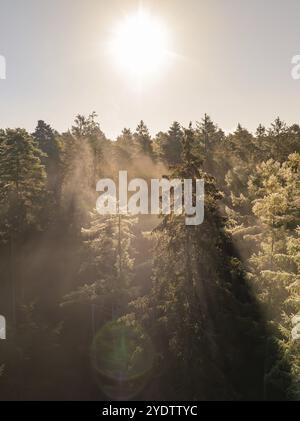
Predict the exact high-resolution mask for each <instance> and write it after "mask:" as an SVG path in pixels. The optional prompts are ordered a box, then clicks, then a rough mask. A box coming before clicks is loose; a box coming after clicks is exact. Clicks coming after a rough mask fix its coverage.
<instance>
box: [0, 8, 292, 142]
mask: <svg viewBox="0 0 300 421" xmlns="http://www.w3.org/2000/svg"><path fill="white" fill-rule="evenodd" d="M140 3H141V2H140V1H138V0H0V20H1V21H0V55H2V56H4V57H5V58H6V63H7V79H6V80H0V127H2V128H6V127H25V128H26V129H28V130H30V131H32V130H33V128H34V127H35V125H36V122H37V120H39V119H43V120H45V121H46V122H48V123H50V124H51V125H52V126H53V127H54V128H56V129H57V130H59V131H64V130H66V129H68V128H69V127H70V126H71V124H72V121H73V118H74V116H75V115H76V114H78V113H81V114H88V113H89V112H91V111H93V110H95V111H96V112H97V113H98V115H99V121H100V123H101V127H102V130H103V131H104V132H105V133H106V135H107V136H108V137H110V138H115V137H116V136H117V135H118V134H119V133H120V132H121V130H122V129H123V128H124V127H130V128H132V129H134V128H135V127H136V125H137V123H138V121H139V120H141V119H143V120H144V121H145V122H146V124H147V125H148V127H149V129H150V131H151V133H152V134H155V133H156V132H158V131H159V130H166V129H167V128H168V127H169V126H170V124H171V123H172V121H174V120H178V121H179V122H181V123H182V124H185V125H187V124H188V122H189V121H190V120H193V121H195V120H199V119H201V117H202V116H203V114H204V113H205V112H206V113H208V114H210V115H211V117H212V118H213V120H214V121H215V122H217V123H218V124H219V126H220V127H222V128H223V129H224V130H227V131H228V130H232V129H233V128H234V127H236V125H237V123H238V122H240V123H241V124H242V125H244V126H246V127H247V128H249V129H250V130H254V129H255V128H256V127H257V125H258V124H259V123H260V122H261V123H263V124H266V125H269V124H270V122H271V121H272V120H274V119H275V117H277V116H278V115H279V116H280V117H281V118H283V119H284V120H286V121H287V122H288V123H292V122H297V123H299V122H300V121H299V120H300V118H299V117H300V113H299V109H300V107H299V103H300V80H298V81H296V80H293V79H292V77H291V68H292V65H291V59H292V57H293V56H294V55H296V54H300V24H299V20H300V1H299V0H148V1H146V0H144V1H143V2H142V5H143V9H145V10H147V12H149V14H150V15H151V16H154V17H155V18H158V19H159V20H160V22H161V23H162V24H163V25H164V27H165V28H166V30H167V32H168V39H169V41H168V49H169V51H170V52H172V54H171V55H170V57H169V58H168V63H167V65H165V66H164V67H163V68H162V69H161V70H160V71H159V72H158V74H156V75H155V76H153V78H151V77H149V80H147V83H145V84H144V85H143V86H142V88H141V89H138V88H137V84H136V83H135V81H134V80H133V78H132V77H129V75H127V74H126V72H124V71H123V69H120V68H119V69H118V68H117V65H116V62H115V61H113V60H112V57H111V56H110V55H109V54H108V53H107V44H108V43H109V42H110V41H111V37H112V30H113V28H115V27H116V25H117V24H118V23H120V22H122V21H124V19H125V18H126V16H128V15H132V14H134V13H136V11H137V10H138V8H139V5H140Z"/></svg>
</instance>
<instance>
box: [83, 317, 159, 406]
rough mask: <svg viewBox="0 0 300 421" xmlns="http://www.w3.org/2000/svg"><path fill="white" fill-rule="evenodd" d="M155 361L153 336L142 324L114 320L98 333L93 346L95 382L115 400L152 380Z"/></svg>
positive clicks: (132, 394) (129, 395) (130, 396)
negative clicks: (144, 329)
mask: <svg viewBox="0 0 300 421" xmlns="http://www.w3.org/2000/svg"><path fill="white" fill-rule="evenodd" d="M153 361H154V351H153V346H152V342H151V340H150V338H149V337H148V336H147V335H146V334H145V333H144V332H143V330H142V328H141V327H140V326H134V327H133V326H128V325H126V324H125V323H123V322H120V321H114V322H110V323H108V324H106V325H105V326H104V327H103V328H102V329H101V330H100V331H99V332H98V333H97V334H96V335H95V338H94V340H93V343H92V347H91V362H92V367H93V370H94V374H95V378H96V382H97V384H98V385H99V387H100V388H101V389H102V391H103V392H104V393H105V394H106V395H107V396H108V397H110V398H112V399H115V400H128V399H132V398H134V397H135V396H137V395H138V394H139V393H140V392H141V391H142V389H143V388H144V386H145V385H146V384H147V381H148V380H149V374H150V372H151V369H152V366H153Z"/></svg>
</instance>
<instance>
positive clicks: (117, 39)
mask: <svg viewBox="0 0 300 421" xmlns="http://www.w3.org/2000/svg"><path fill="white" fill-rule="evenodd" d="M167 41H168V36H167V30H166V27H165V26H164V25H163V23H162V22H161V21H160V20H159V19H158V18H155V17H153V16H151V15H150V14H149V13H147V12H145V11H143V10H139V11H138V12H137V13H136V14H133V15H131V16H128V17H126V18H125V19H124V21H122V22H120V23H119V25H117V26H116V28H115V30H114V33H113V40H112V43H111V47H112V48H111V52H112V55H113V57H114V60H115V62H116V64H117V66H118V68H119V69H120V70H121V71H122V72H123V71H126V72H127V73H128V74H130V75H131V76H134V77H138V78H142V79H144V78H146V77H148V76H150V75H153V74H155V73H159V72H160V71H161V70H162V69H163V66H164V65H165V63H166V59H167V53H168V52H167V47H168V45H167V44H168V42H167Z"/></svg>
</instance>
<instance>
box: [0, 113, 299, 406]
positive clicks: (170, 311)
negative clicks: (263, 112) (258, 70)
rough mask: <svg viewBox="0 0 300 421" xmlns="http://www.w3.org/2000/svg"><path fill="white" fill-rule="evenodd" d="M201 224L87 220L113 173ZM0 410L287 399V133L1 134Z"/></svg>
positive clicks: (295, 137)
mask: <svg viewBox="0 0 300 421" xmlns="http://www.w3.org/2000/svg"><path fill="white" fill-rule="evenodd" d="M123 170H126V171H127V172H128V177H130V178H134V177H140V178H143V179H145V180H147V181H149V180H151V179H153V178H155V179H161V178H162V177H164V176H168V177H171V178H174V179H175V178H177V179H181V180H183V179H186V178H190V179H193V180H196V179H203V180H204V181H205V204H204V206H205V218H204V221H203V223H202V224H201V225H196V226H187V225H186V224H185V221H184V217H183V216H180V215H174V214H173V213H170V214H169V215H162V216H161V217H159V216H158V215H146V216H144V215H143V216H142V215H137V216H132V215H121V214H112V215H99V213H98V212H97V211H96V209H95V207H96V200H97V192H96V184H97V182H98V180H99V179H102V178H111V179H112V180H115V181H116V182H117V180H118V176H119V171H123ZM0 213H1V218H0V270H1V278H0V314H1V315H3V316H5V318H6V321H7V338H6V340H0V399H1V400H7V399H8V400H37V399H38V400H39V399H47V400H49V399H51V400H52V399H54V400H55V399H58V400H62V399H67V400H99V399H107V398H111V399H149V400H150V399H151V400H172V399H173V400H299V399H300V377H299V376H300V353H299V352H300V345H299V330H298V328H299V314H300V127H299V125H298V124H293V125H287V124H286V123H284V122H283V121H282V120H280V119H279V118H277V119H276V120H275V121H274V122H273V123H272V124H271V126H270V127H268V128H267V127H264V126H262V125H259V126H258V128H257V130H256V132H255V133H251V132H250V131H248V130H247V129H246V128H244V127H242V126H241V125H238V126H237V128H236V130H235V131H234V132H233V133H228V134H225V132H224V131H222V129H221V128H219V127H218V126H217V124H215V123H214V122H213V121H212V120H211V118H210V117H209V116H208V115H205V116H204V117H203V118H202V119H199V121H198V122H196V123H194V124H192V123H191V124H190V125H189V126H188V127H183V126H182V125H181V124H180V123H179V122H174V123H172V124H171V126H170V128H169V130H168V131H166V132H163V131H161V132H159V133H158V134H157V135H156V136H151V135H150V132H149V130H148V128H147V126H146V124H145V123H144V122H143V121H141V122H140V123H139V124H138V125H137V128H136V129H135V130H134V131H132V130H130V129H128V128H125V129H124V130H123V131H122V133H121V134H120V135H119V137H118V138H117V139H116V140H115V141H112V140H110V139H108V138H107V137H106V136H105V134H104V132H103V131H102V129H101V125H100V123H99V122H98V116H97V115H96V113H95V112H93V113H91V115H89V116H83V115H78V116H76V118H75V121H74V124H73V126H72V127H71V128H70V130H68V131H67V132H66V133H59V132H58V131H57V130H55V128H53V127H51V126H50V125H49V124H47V123H46V122H44V121H42V120H40V121H38V123H37V126H36V129H35V130H34V132H33V133H28V131H26V130H25V129H21V128H16V129H11V128H10V129H6V130H4V129H1V130H0Z"/></svg>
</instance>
